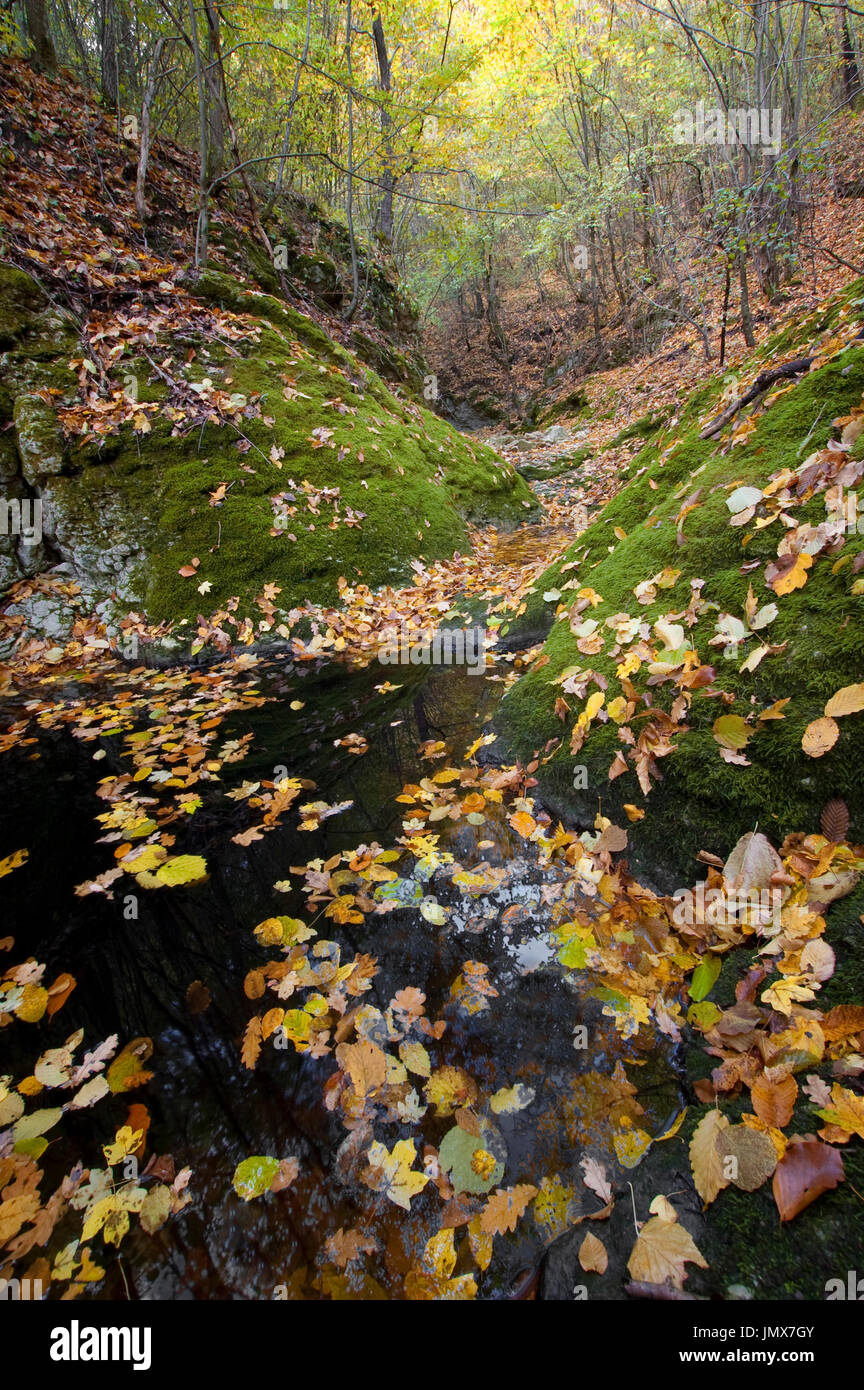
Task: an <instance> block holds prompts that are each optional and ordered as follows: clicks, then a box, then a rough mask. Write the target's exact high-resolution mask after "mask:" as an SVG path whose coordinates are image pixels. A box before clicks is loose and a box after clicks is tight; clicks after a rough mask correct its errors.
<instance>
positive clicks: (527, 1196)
mask: <svg viewBox="0 0 864 1390" xmlns="http://www.w3.org/2000/svg"><path fill="white" fill-rule="evenodd" d="M536 1196H537V1188H536V1187H533V1186H532V1184H531V1183H527V1182H526V1183H519V1184H518V1185H517V1186H516V1187H505V1188H499V1189H498V1191H497V1192H493V1193H492V1194H491V1196H490V1197H488V1198H487V1201H486V1205H485V1207H484V1208H483V1210H482V1212H481V1213H480V1225H481V1227H482V1228H483V1230H484V1231H486V1232H487V1233H488V1234H489V1235H503V1234H504V1232H505V1231H515V1229H516V1223H517V1221H519V1220H520V1219H521V1217H522V1216H523V1215H524V1214H525V1209H526V1208H527V1206H528V1203H529V1202H530V1201H531V1200H532V1198H534V1197H536Z"/></svg>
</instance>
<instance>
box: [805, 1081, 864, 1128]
mask: <svg viewBox="0 0 864 1390" xmlns="http://www.w3.org/2000/svg"><path fill="white" fill-rule="evenodd" d="M817 1114H818V1115H819V1116H820V1117H821V1119H823V1120H827V1122H828V1123H829V1124H831V1125H836V1126H837V1128H838V1129H845V1130H847V1131H848V1133H849V1134H858V1135H860V1137H861V1138H862V1139H864V1099H862V1098H861V1096H856V1095H855V1092H854V1091H849V1090H847V1089H846V1088H845V1087H843V1086H841V1085H840V1084H839V1083H838V1082H836V1081H835V1083H834V1085H833V1086H832V1087H831V1102H830V1104H829V1105H827V1106H826V1107H825V1108H824V1109H822V1110H819V1111H817Z"/></svg>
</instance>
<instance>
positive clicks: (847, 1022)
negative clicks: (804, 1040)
mask: <svg viewBox="0 0 864 1390" xmlns="http://www.w3.org/2000/svg"><path fill="white" fill-rule="evenodd" d="M862 1031H864V1007H862V1005H860V1004H835V1006H834V1008H833V1009H830V1010H829V1012H828V1013H827V1014H826V1015H825V1017H824V1018H823V1020H822V1032H823V1033H824V1035H825V1041H826V1042H838V1041H839V1040H840V1039H841V1038H851V1037H852V1036H853V1035H854V1034H855V1033H860V1032H862Z"/></svg>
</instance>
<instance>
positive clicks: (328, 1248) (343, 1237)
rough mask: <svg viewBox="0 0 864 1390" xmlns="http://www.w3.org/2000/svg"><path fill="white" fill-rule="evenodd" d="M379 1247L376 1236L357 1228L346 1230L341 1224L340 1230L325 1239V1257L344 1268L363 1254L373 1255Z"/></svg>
mask: <svg viewBox="0 0 864 1390" xmlns="http://www.w3.org/2000/svg"><path fill="white" fill-rule="evenodd" d="M377 1249H378V1243H377V1241H376V1240H375V1238H374V1236H371V1235H367V1234H365V1233H364V1232H363V1231H361V1230H358V1229H357V1228H354V1229H353V1230H350V1231H346V1230H345V1229H344V1228H343V1227H342V1226H340V1227H339V1229H338V1231H336V1232H335V1233H334V1234H333V1235H332V1236H329V1237H328V1238H327V1240H326V1241H325V1243H324V1258H325V1259H327V1260H329V1261H330V1263H331V1264H334V1265H336V1267H337V1268H338V1269H344V1268H345V1267H346V1265H349V1264H351V1262H352V1261H353V1260H356V1259H358V1257H359V1256H360V1255H361V1254H367V1255H372V1254H374V1252H375V1251H376V1250H377Z"/></svg>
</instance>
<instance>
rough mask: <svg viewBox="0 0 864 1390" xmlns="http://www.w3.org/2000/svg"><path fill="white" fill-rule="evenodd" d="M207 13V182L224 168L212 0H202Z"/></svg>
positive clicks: (216, 15)
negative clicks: (208, 98) (208, 95)
mask: <svg viewBox="0 0 864 1390" xmlns="http://www.w3.org/2000/svg"><path fill="white" fill-rule="evenodd" d="M204 11H205V14H206V16H207V85H208V87H209V89H210V100H209V101H208V103H207V111H208V121H209V130H208V139H207V174H208V177H209V179H210V182H211V183H214V182H215V180H216V179H220V178H221V177H222V175H223V173H224V172H225V109H224V105H223V101H222V92H221V91H220V83H219V72H218V67H219V64H220V63H221V61H222V59H221V49H220V43H219V10H218V9H217V6H216V4H215V3H214V0H204Z"/></svg>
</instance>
